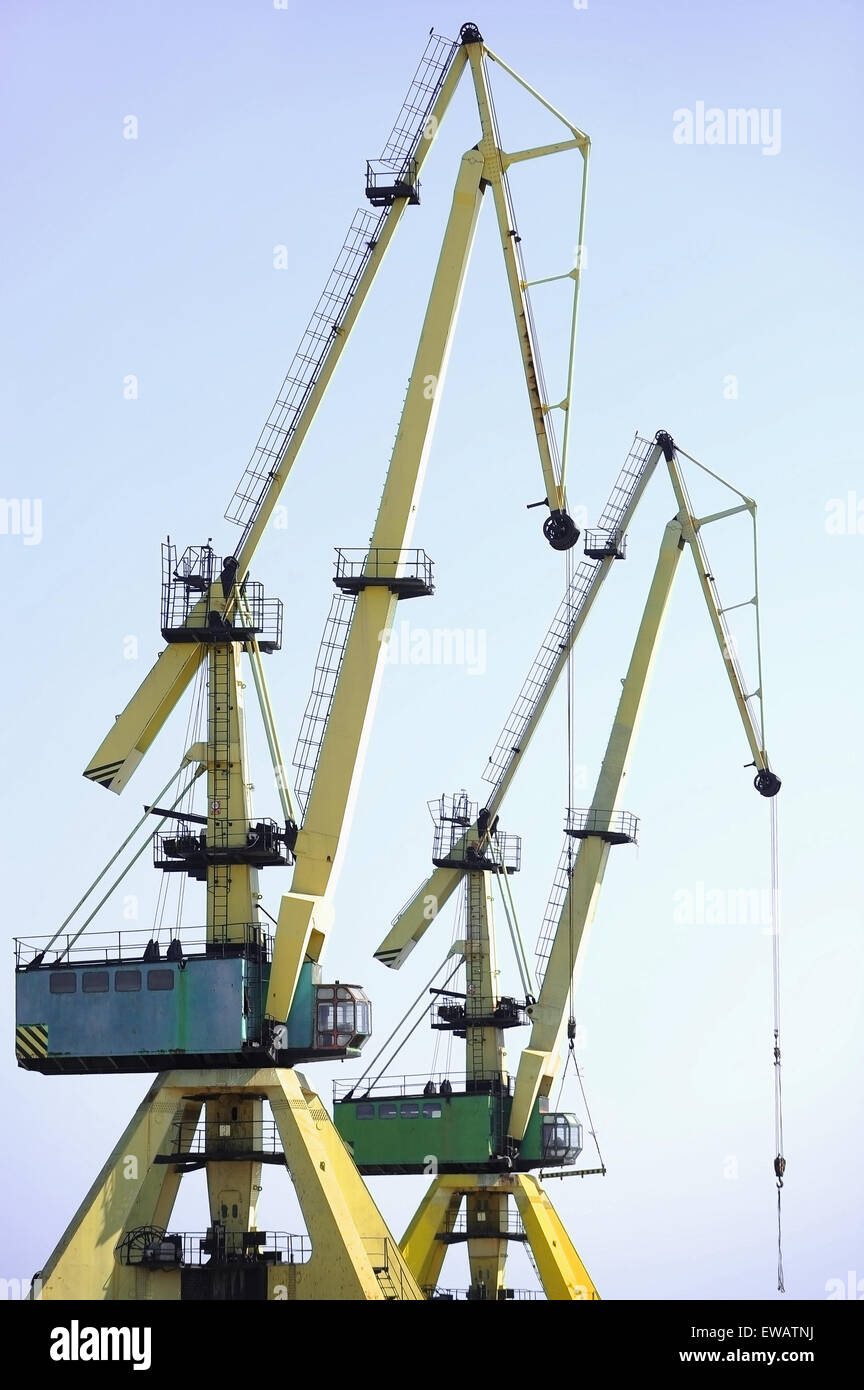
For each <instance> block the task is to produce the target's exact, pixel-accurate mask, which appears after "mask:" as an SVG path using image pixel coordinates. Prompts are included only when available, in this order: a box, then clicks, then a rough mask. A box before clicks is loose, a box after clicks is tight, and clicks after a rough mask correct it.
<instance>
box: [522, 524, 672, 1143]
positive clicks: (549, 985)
mask: <svg viewBox="0 0 864 1390" xmlns="http://www.w3.org/2000/svg"><path fill="white" fill-rule="evenodd" d="M682 545H683V541H682V526H681V522H680V521H678V520H676V521H671V522H670V523H669V525H668V526H667V527H666V530H665V532H664V535H663V541H662V544H661V546H660V554H659V556H658V559H657V566H656V569H655V571H654V578H653V579H652V581H651V588H650V590H649V592H648V598H647V601H646V603H645V610H644V612H643V615H642V621H641V623H640V625H639V631H638V633H637V636H636V643H635V646H634V648H633V655H632V657H631V659H630V665H629V668H628V670H627V675H626V677H625V679H624V684H623V687H622V690H621V696H620V699H619V701H618V708H617V710H616V713H615V719H614V722H613V725H612V731H611V733H610V735H609V741H608V743H607V745H606V753H605V755H604V758H603V764H602V767H601V769H600V776H599V777H598V779H597V785H596V787H595V790H594V796H593V799H592V801H591V809H590V811H589V813H588V820H587V822H586V824H587V825H588V826H589V827H590V831H589V833H588V834H587V836H586V838H584V839H583V840H582V842H581V844H580V846H579V851H578V853H577V855H576V858H575V863H574V867H573V873H572V876H571V879H570V885H569V889H568V892H567V896H566V897H565V899H564V904H563V906H562V909H561V915H560V918H559V921H558V930H557V932H556V934H555V939H554V941H553V944H552V950H551V953H550V956H549V964H548V967H547V970H546V975H545V978H544V980H543V985H542V987H541V989H540V995H539V998H538V999H537V1002H536V1004H534V1005H532V1006H530V1008H529V1010H528V1012H529V1014H530V1016H531V1021H532V1028H531V1039H530V1042H529V1044H528V1046H527V1047H526V1048H525V1049H524V1050H523V1052H522V1055H521V1057H520V1059H519V1070H518V1072H517V1076H516V1089H515V1092H514V1096H513V1107H512V1110H511V1112H510V1124H509V1128H508V1138H509V1139H510V1140H511V1141H513V1142H515V1143H517V1144H518V1143H519V1142H521V1140H522V1138H523V1136H524V1134H525V1130H526V1128H527V1125H528V1120H529V1118H530V1115H531V1111H532V1110H533V1108H534V1105H535V1102H536V1100H537V1097H538V1095H541V1094H546V1095H548V1093H549V1090H550V1089H551V1086H552V1082H553V1080H554V1077H555V1072H556V1070H557V1065H558V1050H559V1047H560V1044H561V1038H562V1034H563V1029H564V1027H565V1025H566V1021H567V1002H568V999H569V995H570V990H571V988H572V982H573V979H574V975H575V970H576V961H577V957H578V955H579V950H580V947H581V945H582V942H583V940H584V938H585V935H586V933H587V931H588V928H589V926H590V924H591V921H592V919H593V916H594V910H595V908H596V905H597V899H598V897H599V895H600V888H601V886H602V883H603V874H604V872H605V869H606V862H607V860H608V858H609V849H610V845H611V844H612V843H613V841H612V840H611V839H610V834H613V833H614V825H615V817H616V813H617V810H618V804H619V801H620V799H621V791H622V787H623V783H624V779H625V778H626V776H627V768H628V766H629V763H630V758H631V756H632V752H633V745H634V742H635V739H636V733H637V730H638V727H639V720H640V718H641V716H642V709H643V704H644V700H645V695H646V692H647V689H648V682H649V679H650V675H651V670H652V667H653V665H654V660H655V657H656V655H657V646H658V642H659V638H660V633H661V631H662V628H663V623H664V621H665V618H666V612H667V607H668V603H669V596H670V594H671V592H672V583H673V580H674V578H675V573H676V570H677V568H678V561H679V559H680V558H681V549H682Z"/></svg>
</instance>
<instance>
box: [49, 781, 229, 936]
mask: <svg viewBox="0 0 864 1390" xmlns="http://www.w3.org/2000/svg"><path fill="white" fill-rule="evenodd" d="M205 770H206V769H205V768H203V767H199V768H196V770H195V772H194V773H193V775H192V778H191V780H190V781H189V782H187V783H186V786H185V787H184V788H183V790H182V791H181V793H180V795H179V796H178V797H177V799H176V800H175V801H174V802H173V803H172V805H171V807H170V810H171V811H173V810H175V809H176V807H177V806H179V804H180V802H181V801H182V800H183V797H184V796H185V795H186V793H187V791H188V790H189V788H190V786H191V785H192V782H194V781H195V778H196V777H200V776H201V774H202V773H203V772H204V771H205ZM175 776H176V774H175ZM171 781H172V782H173V781H174V778H173V777H172V779H171ZM170 785H171V782H169V783H168V786H169V787H170ZM165 790H166V789H165V788H163V790H162V792H160V793H159V796H160V799H161V797H162V796H163V795H164V791H165ZM148 815H149V812H145V813H144V817H143V819H142V820H140V821H139V822H138V825H137V826H136V827H135V830H138V829H139V828H140V827H141V826H142V825H143V824H144V821H145V820H146V819H147V816H148ZM166 820H168V816H162V817H161V818H160V819H159V820H158V821H157V822H156V827H155V830H156V831H159V830H161V828H162V826H163V825H164V824H165V822H166ZM135 830H133V831H132V835H134V834H135ZM154 833H155V832H154ZM132 835H130V836H129V837H128V839H127V840H126V841H125V844H128V843H129V840H131V838H132ZM150 843H151V837H150V836H149V835H148V836H147V838H146V840H144V841H143V843H142V844H140V845H139V847H138V849H136V851H135V853H134V854H133V855H132V858H131V859H130V860H129V863H128V864H127V865H126V867H125V869H122V870H121V871H120V873H119V874H118V875H117V877H116V878H115V880H114V882H113V883H112V884H111V887H110V888H109V889H108V891H107V892H106V893H103V895H102V897H101V898H100V899H99V901H98V903H97V904H96V906H95V907H94V909H93V911H92V912H91V913H90V916H89V917H86V918H85V919H84V921H83V923H82V924H81V926H80V927H79V928H78V930H77V931H76V932H75V934H74V936H72V937H70V939H69V940H68V941H67V943H66V946H65V947H64V949H63V950H62V951H61V953H60V957H59V959H61V960H62V958H63V956H66V955H68V954H69V952H70V951H71V950H72V947H73V946H74V945H75V942H76V941H77V940H78V938H79V936H82V935H83V933H84V932H85V931H86V930H87V928H88V927H89V925H90V923H91V922H92V921H93V918H94V917H95V916H96V914H97V912H99V911H100V910H101V908H103V907H104V906H105V904H106V903H107V901H108V899H109V898H110V897H111V894H112V893H113V892H114V889H115V888H116V887H117V886H118V884H120V883H122V881H123V879H124V878H125V877H126V875H127V874H128V872H129V870H130V869H131V868H132V865H133V864H135V863H137V861H138V860H139V859H140V858H141V855H142V854H143V853H144V851H145V849H147V847H148V846H149V845H150ZM121 848H123V846H121ZM119 853H120V850H118V851H117V854H119ZM116 858H117V855H116V854H115V855H114V859H116ZM113 862H114V860H113V859H112V860H110V861H109V863H113ZM107 868H108V865H107V864H106V866H105V869H103V870H102V873H101V874H100V875H99V878H100V879H101V878H102V877H103V875H104V874H105V872H106V870H107ZM98 882H99V879H97V880H96V883H98ZM96 883H94V884H93V888H95V886H96ZM93 888H89V889H88V890H87V893H86V894H85V897H89V895H90V893H91V892H92V891H93ZM83 901H84V899H82V902H83ZM73 915H74V914H73ZM66 921H67V922H68V921H69V918H68V917H67V919H66ZM64 926H65V923H64ZM62 930H63V928H62V927H61V928H60V930H59V931H57V932H55V933H54V936H53V937H52V938H51V941H52V943H53V942H54V941H56V940H57V937H58V936H59V935H60V931H62ZM45 950H46V951H47V950H50V945H49V946H46V947H45Z"/></svg>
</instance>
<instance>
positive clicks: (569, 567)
mask: <svg viewBox="0 0 864 1390" xmlns="http://www.w3.org/2000/svg"><path fill="white" fill-rule="evenodd" d="M565 580H566V584H567V630H568V631H572V630H573V611H572V610H573V551H572V549H571V550H568V551H567V552H566V563H565ZM574 651H575V643H574V644H571V647H570V650H569V652H568V653H567V692H566V699H567V817H568V820H569V816H570V812H571V811H572V810H573V654H574ZM572 883H573V841H572V839H569V838H568V841H567V941H568V946H569V958H570V990H569V997H570V1018H571V1019H572V1017H573V975H574V972H575V969H576V960H575V952H574V949H573V896H572V893H571V892H570V889H571V887H572Z"/></svg>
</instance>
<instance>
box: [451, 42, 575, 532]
mask: <svg viewBox="0 0 864 1390" xmlns="http://www.w3.org/2000/svg"><path fill="white" fill-rule="evenodd" d="M467 51H468V60H469V62H470V64H471V75H472V77H473V79H474V92H475V95H476V97H477V106H478V109H479V112H480V126H481V129H482V131H483V137H482V139H481V140H480V143H479V149H480V150H481V152H482V154H483V156H484V160H485V167H484V173H485V177H486V178H487V179H488V180H489V184H490V186H491V188H492V196H493V200H494V203H495V215H496V217H497V219H498V231H499V235H500V238H501V250H502V251H503V253H504V265H505V268H506V271H507V283H508V286H509V289H510V299H511V303H512V305H513V313H514V315H515V318H516V325H517V329H518V337H519V350H520V352H521V354H522V365H523V368H524V371H525V382H526V385H527V387H528V399H529V402H530V405H531V414H532V417H533V421H534V433H535V436H536V439H537V449H538V452H539V455H540V468H541V471H542V473H543V483H544V487H545V489H546V501H547V502H548V504H549V507H550V509H551V510H553V511H563V510H564V508H565V505H566V498H565V495H564V488H563V485H562V483H561V479H560V477H559V476H558V469H557V467H556V462H555V457H554V444H553V442H552V439H551V437H550V434H549V430H548V428H547V424H546V410H545V406H546V404H547V402H546V401H544V400H543V397H542V393H541V390H540V380H541V372H540V364H539V358H538V352H537V344H536V342H535V341H534V333H533V330H532V327H531V319H530V314H529V311H528V304H527V301H526V298H525V288H524V280H523V276H522V270H521V267H520V264H519V257H518V255H517V251H516V244H515V238H516V222H515V217H514V215H513V208H512V203H511V199H510V190H509V186H508V183H507V175H506V172H505V169H504V160H503V151H502V150H501V145H500V137H499V135H498V130H497V125H496V121H495V115H494V109H493V106H492V98H491V94H490V92H489V84H488V82H487V78H486V68H485V64H484V55H485V49H484V47H483V46H482V45H480V44H472V45H470V46H469V48H468V50H467Z"/></svg>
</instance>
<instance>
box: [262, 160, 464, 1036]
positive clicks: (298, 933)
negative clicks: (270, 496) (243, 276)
mask: <svg viewBox="0 0 864 1390" xmlns="http://www.w3.org/2000/svg"><path fill="white" fill-rule="evenodd" d="M483 170H484V161H483V157H482V155H480V154H479V153H478V152H477V151H476V150H469V151H468V152H467V153H466V154H465V155H464V156H463V158H462V163H461V165H460V169H459V174H458V176H457V179H456V186H455V190H454V194H453V202H452V206H451V210H450V217H449V219H448V222H447V228H446V230H445V233H444V240H443V244H442V247H441V253H440V256H439V259H438V266H437V269H436V272H435V279H434V283H433V287H432V293H431V295H430V298H429V304H428V306H427V310H426V316H425V319H424V322H423V329H422V331H421V334H420V342H419V344H418V348H417V354H416V357H415V360H414V368H413V371H412V375H411V380H410V383H409V386H408V392H407V395H406V398H405V403H404V406H403V409H402V416H401V420H400V424H399V430H398V434H397V436H396V443H395V445H394V448H393V453H392V456H391V459H390V465H389V468H388V471H387V478H386V481H385V484H384V491H383V494H382V497H381V502H380V506H379V509H378V516H377V519H376V522H375V527H374V531H373V534H372V541H371V545H372V548H373V549H376V548H377V549H384V550H394V551H401V550H403V549H404V548H406V547H408V546H409V545H410V542H411V536H412V532H413V528H414V521H415V516H416V510H417V504H418V501H419V496H420V489H421V487H422V484H423V478H424V473H425V468H426V460H427V457H428V453H429V449H430V447H431V442H432V434H433V430H434V426H435V420H436V417H437V413H438V408H439V404H440V401H441V396H442V391H443V386H444V379H445V376H446V372H447V364H448V360H449V356H450V348H451V344H452V340H453V331H454V328H455V325H456V319H457V317H458V312H459V305H460V302H461V299H462V291H463V288H464V283H465V274H466V271H467V268H468V262H469V259H470V255H471V248H472V246H473V242H474V235H475V231H476V226H477V218H478V215H479V212H480V206H481V203H482V199H483V189H484V179H483ZM396 602H397V595H396V594H395V593H393V592H391V591H390V590H389V589H388V588H384V587H373V586H367V587H366V588H364V589H362V590H361V591H360V593H359V594H358V596H357V601H356V605H355V609H354V614H353V617H352V620H351V626H350V629H349V632H348V639H347V642H346V645H345V651H344V654H343V657H342V663H341V666H340V668H339V674H338V677H337V679H336V685H335V689H334V694H333V703H332V706H331V709H330V716H329V719H328V721H327V727H326V729H325V731H324V738H323V742H322V746H321V750H320V756H319V759H318V766H317V768H316V772H315V777H314V780H313V783H312V788H311V790H310V794H309V802H308V805H307V807H306V816H305V820H304V822H303V828H302V830H301V832H300V835H299V837H298V840H297V846H296V855H297V864H296V867H295V870H294V877H293V879H292V883H291V892H290V893H289V894H288V895H287V897H288V898H289V899H294V898H299V900H300V905H299V906H297V907H294V906H291V907H288V906H287V904H286V905H284V911H285V913H286V922H285V926H286V930H284V931H283V930H282V929H281V921H282V916H283V912H282V910H280V914H279V917H280V927H277V930H276V937H275V942H274V952H273V964H272V967H271V972H270V987H269V993H268V997H267V1005H266V1011H267V1014H268V1015H269V1017H271V1018H275V1019H278V1020H280V1021H281V1020H283V1019H285V1018H286V1017H287V1015H288V1010H289V1009H290V1007H291V1000H292V998H293V994H294V989H295V987H296V981H297V978H298V975H299V971H300V966H301V965H302V962H303V960H304V958H305V957H306V956H307V955H311V956H312V957H313V959H317V958H318V956H319V955H320V950H321V946H322V945H323V939H324V936H325V935H326V932H327V927H328V916H329V914H328V911H327V908H326V905H325V907H324V908H323V909H322V911H321V912H320V913H317V912H316V901H317V900H320V899H324V898H325V897H328V896H329V895H330V894H332V890H333V887H334V886H335V881H336V876H337V873H338V865H339V860H340V857H341V854H342V852H343V850H344V844H345V838H346V835H347V831H348V828H349V826H350V822H351V815H352V812H353V808H354V802H355V799H356V796H357V791H358V787H359V781H360V775H361V773H362V768H363V760H364V757H365V751H366V744H367V741H368V737H369V733H370V731H371V723H372V717H373V714H374V709H375V703H376V699H377V694H378V688H379V685H380V681H381V677H382V674H383V668H384V660H385V642H384V640H383V639H384V634H385V633H387V632H389V631H390V629H391V628H392V624H393V616H394V614H395V609H396ZM283 903H284V900H283Z"/></svg>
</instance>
